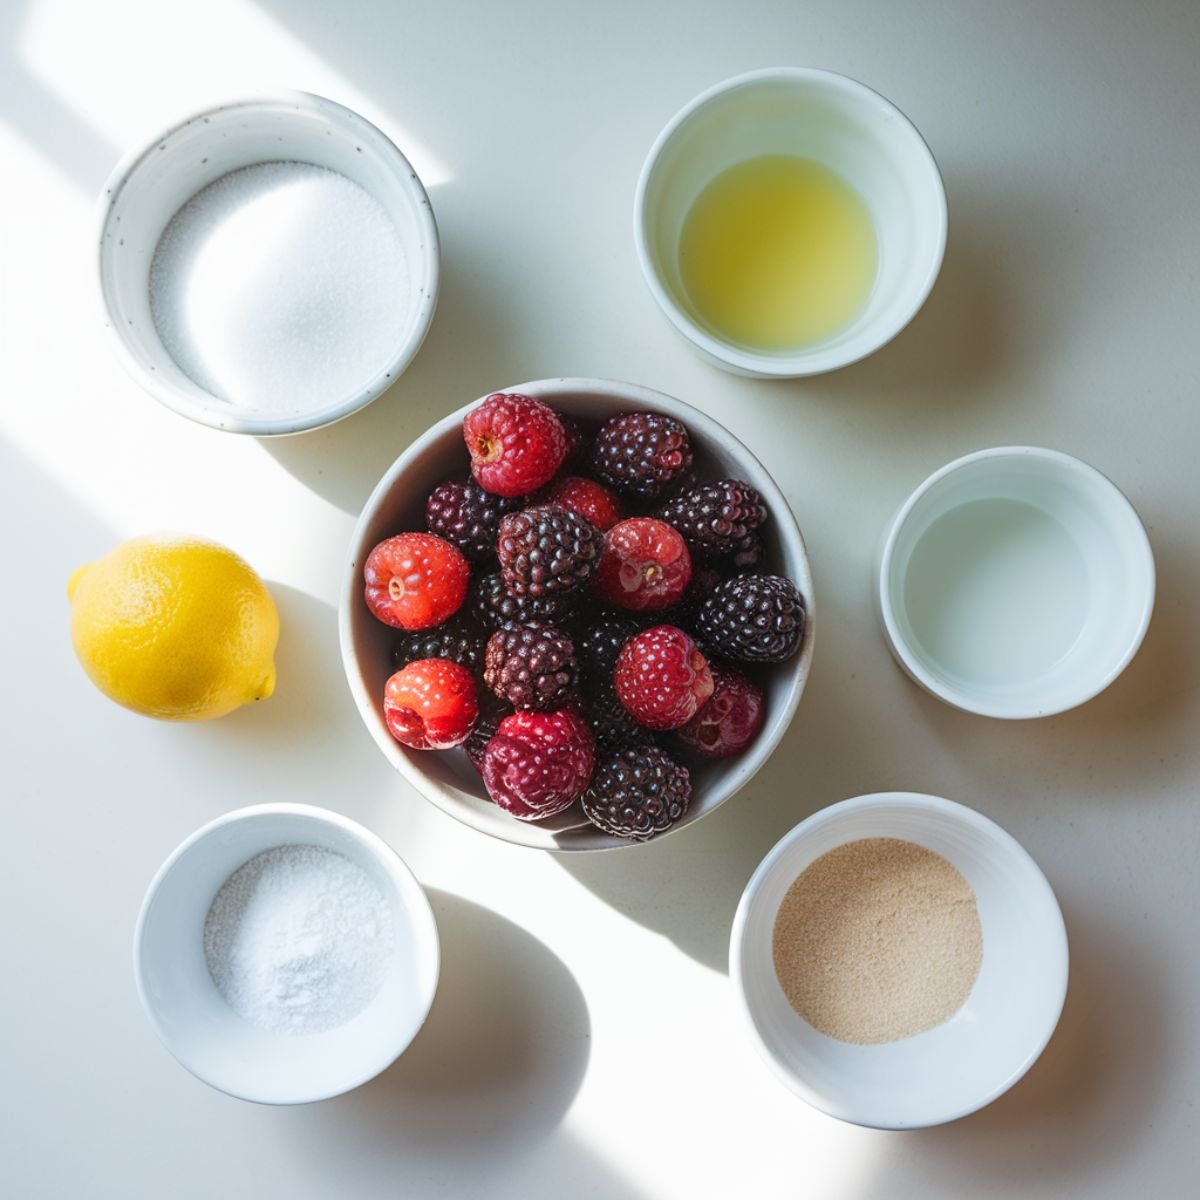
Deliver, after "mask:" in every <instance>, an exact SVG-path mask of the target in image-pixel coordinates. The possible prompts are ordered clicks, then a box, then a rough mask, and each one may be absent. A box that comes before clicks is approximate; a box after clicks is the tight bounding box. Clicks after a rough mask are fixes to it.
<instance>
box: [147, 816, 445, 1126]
mask: <svg viewBox="0 0 1200 1200" xmlns="http://www.w3.org/2000/svg"><path fill="white" fill-rule="evenodd" d="M133 965H134V977H135V979H136V982H137V988H138V995H139V996H140V997H141V1001H142V1005H143V1006H144V1008H145V1010H146V1014H147V1016H148V1017H149V1018H150V1023H151V1024H152V1025H153V1026H154V1029H155V1031H156V1032H157V1033H158V1035H159V1037H160V1038H162V1040H163V1042H164V1044H165V1045H166V1047H167V1049H168V1050H170V1052H171V1053H172V1054H173V1055H174V1056H175V1057H176V1058H177V1059H178V1060H179V1062H180V1063H181V1064H182V1065H183V1066H185V1067H186V1068H187V1069H188V1070H189V1071H191V1072H192V1074H193V1075H195V1076H196V1077H197V1078H198V1079H201V1080H203V1081H204V1082H205V1083H207V1084H210V1085H211V1086H213V1087H215V1088H217V1089H219V1090H220V1091H222V1092H226V1093H228V1094H229V1095H231V1096H236V1097H239V1098H241V1099H244V1100H254V1101H257V1102H258V1103H260V1104H304V1103H308V1102H310V1101H314V1100H323V1099H326V1098H328V1097H330V1096H336V1095H339V1094H341V1093H342V1092H347V1091H349V1090H350V1089H351V1088H355V1087H358V1086H359V1085H360V1084H362V1083H365V1082H366V1081H367V1080H369V1079H371V1078H373V1077H374V1076H376V1075H378V1074H379V1072H380V1071H382V1070H384V1068H385V1067H387V1066H389V1065H390V1064H391V1063H392V1062H394V1061H395V1059H396V1058H397V1057H399V1055H400V1054H401V1053H403V1051H404V1050H405V1049H406V1048H407V1047H408V1045H409V1043H410V1042H411V1041H412V1040H413V1038H414V1037H415V1036H416V1035H417V1032H418V1030H419V1029H420V1028H421V1026H422V1024H423V1023H424V1021H425V1018H426V1016H427V1015H428V1013H429V1009H430V1007H431V1005H432V1004H433V996H434V992H435V990H436V988H437V978H438V967H439V949H438V935H437V926H436V925H435V923H434V919H433V912H432V910H431V909H430V907H429V901H428V900H427V899H426V897H425V893H424V891H423V890H422V888H421V885H420V884H419V883H418V882H417V880H416V878H415V876H414V875H413V874H412V872H411V871H410V870H409V869H408V867H407V866H405V864H404V863H403V862H402V861H401V859H400V858H399V856H398V855H397V854H396V853H395V852H394V851H393V850H392V849H391V847H389V846H388V845H387V844H386V843H385V842H384V841H382V840H381V839H380V838H378V837H377V836H376V835H375V834H373V833H371V832H370V831H369V830H367V829H365V828H363V827H362V826H361V825H358V824H356V823H355V822H354V821H351V820H348V819H347V818H345V817H342V816H339V815H338V814H336V813H332V812H329V811H327V810H325V809H321V808H314V807H309V806H307V805H300V804H263V805H257V806H254V807H251V808H243V809H239V810H237V811H236V812H232V813H228V814H226V815H225V816H223V817H219V818H218V819H217V820H215V821H213V822H211V823H210V824H208V825H205V826H204V827H203V828H202V829H199V830H197V831H196V832H195V833H194V834H192V835H191V837H189V838H188V839H187V840H186V841H184V842H183V844H182V845H180V846H179V847H178V848H177V849H176V850H175V851H174V853H173V854H171V856H170V857H169V858H168V859H167V860H166V862H165V863H163V865H162V867H161V868H159V871H158V873H157V875H155V877H154V880H153V881H152V882H151V884H150V887H149V889H148V890H147V892H146V897H145V899H144V900H143V902H142V909H141V912H140V914H139V916H138V922H137V929H136V932H135V934H134V949H133Z"/></svg>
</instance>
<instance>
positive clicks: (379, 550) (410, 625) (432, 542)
mask: <svg viewBox="0 0 1200 1200" xmlns="http://www.w3.org/2000/svg"><path fill="white" fill-rule="evenodd" d="M363 575H364V576H365V578H366V581H367V592H366V595H367V607H368V608H369V609H370V610H371V611H372V612H373V613H374V614H375V615H376V616H377V617H378V618H379V619H380V620H381V621H383V622H384V624H386V625H394V626H396V628H397V629H407V630H409V631H410V632H411V631H412V630H416V629H432V628H433V627H434V626H435V625H440V624H441V623H442V622H443V621H445V620H448V619H449V618H450V617H452V616H454V614H455V613H456V612H458V610H459V608H460V607H462V602H463V600H464V599H465V598H466V595H467V580H468V579H469V578H470V575H471V568H470V567H469V566H468V565H467V560H466V559H465V558H464V557H463V556H462V553H461V552H460V551H458V550H456V549H455V548H454V547H453V546H452V545H450V543H449V542H447V541H445V540H444V539H442V538H440V537H437V536H436V535H435V534H432V533H401V534H398V535H397V536H396V537H390V538H388V539H387V540H386V541H383V542H380V543H379V545H378V546H376V547H375V549H374V550H372V551H371V553H370V554H369V555H368V556H367V565H366V566H365V567H364V568H363Z"/></svg>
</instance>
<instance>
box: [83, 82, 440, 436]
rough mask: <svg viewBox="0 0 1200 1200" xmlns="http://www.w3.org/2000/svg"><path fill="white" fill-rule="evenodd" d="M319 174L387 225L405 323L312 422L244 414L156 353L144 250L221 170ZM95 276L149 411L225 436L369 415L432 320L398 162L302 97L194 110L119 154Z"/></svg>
mask: <svg viewBox="0 0 1200 1200" xmlns="http://www.w3.org/2000/svg"><path fill="white" fill-rule="evenodd" d="M280 161H290V162H304V163H311V164H313V165H315V166H318V167H326V168H328V169H329V170H332V171H336V172H337V173H338V174H340V175H343V176H345V177H346V178H348V179H350V180H351V181H352V182H354V183H357V184H358V185H359V186H360V187H362V188H363V189H364V190H365V191H366V192H368V193H369V194H370V195H371V196H373V197H374V198H375V199H376V200H377V201H378V202H379V203H380V204H381V205H382V207H383V209H384V212H385V213H386V214H387V216H388V217H389V218H390V219H391V221H392V224H393V225H394V226H395V228H396V232H397V234H398V235H399V238H400V242H401V246H402V248H403V251H404V255H405V258H406V259H407V261H408V267H409V290H410V294H409V297H408V300H409V303H408V317H407V324H406V326H405V328H404V329H403V331H402V332H401V334H400V335H399V336H398V338H397V340H396V345H395V349H394V351H393V353H392V354H391V355H390V357H388V358H387V359H385V360H384V361H381V362H378V363H369V364H363V369H364V381H363V384H362V385H361V386H360V387H358V388H356V389H355V390H354V391H353V392H352V393H351V394H349V395H341V396H330V397H329V400H328V402H327V403H325V404H323V405H321V406H320V407H318V408H315V409H312V410H311V411H300V412H295V413H274V412H270V413H261V412H254V411H252V410H244V409H242V408H240V407H238V406H236V405H233V404H231V403H230V402H229V401H227V400H224V399H222V398H220V397H218V396H214V395H213V394H212V393H211V392H209V391H206V390H205V389H204V388H202V387H200V386H199V385H198V384H196V383H195V382H193V381H192V380H191V379H190V378H189V377H188V376H187V375H186V374H184V372H183V371H181V370H180V369H179V367H178V366H177V365H176V363H175V361H174V360H173V359H172V358H171V356H170V354H169V353H168V352H167V350H166V349H165V348H164V346H163V344H162V341H161V339H160V338H159V335H158V331H157V330H156V328H155V325H154V320H153V318H152V315H151V309H150V287H149V275H150V264H151V262H152V260H153V258H154V251H155V249H156V247H157V246H158V243H159V239H160V238H161V237H162V233H163V230H164V229H165V228H166V226H167V224H168V222H169V221H170V220H171V218H172V217H173V216H174V215H175V213H177V212H178V211H179V209H180V208H181V207H182V206H183V205H184V204H186V203H187V201H188V200H190V199H191V198H192V197H193V196H194V195H196V193H197V192H199V191H201V190H202V189H203V188H205V187H207V186H208V185H209V184H210V183H213V182H215V181H216V180H217V179H220V178H221V177H222V176H224V175H227V174H229V172H230V171H235V170H238V169H239V168H241V167H248V166H253V165H255V164H258V163H265V162H280ZM98 267H99V283H100V294H101V301H102V305H103V312H104V319H105V324H106V326H107V327H108V328H109V329H110V330H111V331H112V335H113V338H112V340H113V342H114V344H115V345H116V347H117V351H118V353H119V354H120V357H121V361H122V363H123V364H124V365H125V367H126V369H127V370H128V371H129V372H130V374H131V375H132V376H133V377H134V379H136V380H137V382H138V383H140V384H141V385H142V387H144V388H145V389H146V391H148V392H149V393H150V394H151V395H152V396H153V397H154V398H155V399H156V400H159V401H161V402H162V403H163V404H165V405H166V406H167V407H168V408H170V409H173V410H174V411H175V412H177V413H180V414H181V415H183V416H185V417H188V418H190V419H191V420H193V421H198V422H200V423H201V424H203V425H209V426H211V427H213V428H214V429H224V430H226V431H228V432H231V433H247V434H254V435H257V436H267V435H277V434H288V433H300V432H303V431H305V430H309V429H316V428H319V427H320V426H322V425H328V424H331V423H332V422H334V421H339V420H341V419H342V418H343V417H347V416H349V415H350V414H351V413H353V412H357V411H358V410H359V409H360V408H363V407H364V406H365V405H367V404H369V403H370V402H371V401H372V400H374V399H375V398H376V397H377V396H378V395H379V394H380V393H381V392H383V391H385V390H386V389H387V388H389V387H390V386H391V385H392V383H394V382H395V380H397V379H398V378H399V377H400V375H401V374H402V373H403V372H404V370H405V369H406V368H407V367H408V365H409V363H410V362H411V361H412V359H413V358H414V356H415V355H416V353H417V351H418V350H419V349H420V347H421V343H422V342H423V341H424V340H425V335H426V333H427V332H428V330H429V325H430V323H431V321H432V320H433V312H434V309H435V307H436V305H437V297H438V278H439V259H438V235H437V225H436V224H435V222H434V218H433V209H432V207H431V206H430V203H429V197H428V196H427V195H426V193H425V189H424V187H422V185H421V181H420V179H418V178H417V173H416V171H414V170H413V168H412V165H411V164H410V163H409V161H408V159H407V158H405V157H404V155H403V154H402V153H401V152H400V150H399V149H398V148H397V147H396V146H395V145H394V144H393V143H392V142H391V141H390V140H389V139H388V138H387V137H386V135H384V134H383V133H382V132H381V131H380V130H379V129H377V128H376V127H375V126H374V125H372V124H371V123H370V122H369V121H367V120H366V119H365V118H364V117H361V116H359V115H358V114H357V113H355V112H352V111H351V110H350V109H348V108H344V107H343V106H342V105H340V104H336V103H334V101H332V100H326V99H324V98H323V97H321V96H313V95H310V94H309V93H307V92H279V93H275V94H271V95H264V96H255V97H249V98H247V99H244V100H237V101H233V102H231V103H228V104H222V105H218V106H216V107H214V108H208V109H204V110H202V111H201V112H198V113H195V114H194V115H193V116H190V117H188V118H186V119H185V120H183V121H180V122H179V123H178V124H176V125H174V126H172V127H171V128H170V129H168V130H166V131H165V132H164V133H162V134H160V135H159V136H158V137H156V138H154V139H153V140H152V141H150V142H149V143H147V145H146V146H144V147H142V148H140V149H138V150H136V151H134V152H132V153H130V154H128V155H126V157H125V158H123V159H122V160H121V161H120V162H119V163H118V164H117V165H116V167H114V168H113V171H112V174H111V175H110V176H109V178H108V180H107V182H106V183H105V186H104V190H103V191H102V193H101V195H100V197H99V202H98Z"/></svg>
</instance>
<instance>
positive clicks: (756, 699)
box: [676, 666, 766, 758]
mask: <svg viewBox="0 0 1200 1200" xmlns="http://www.w3.org/2000/svg"><path fill="white" fill-rule="evenodd" d="M712 677H713V694H712V695H711V696H710V697H709V698H708V701H707V703H706V704H705V705H704V707H703V708H701V709H700V711H699V712H698V713H697V714H696V715H695V716H694V717H693V718H692V719H691V720H690V721H689V722H688V723H687V724H686V725H683V726H681V727H680V728H679V729H677V730H676V734H677V735H678V737H679V740H680V741H681V742H682V743H683V744H684V745H685V746H687V747H688V749H689V750H694V751H695V752H696V753H697V754H702V755H703V756H704V757H705V758H732V757H733V756H734V755H736V754H741V752H742V751H743V750H745V749H746V747H747V746H749V745H750V743H751V742H752V741H754V739H755V738H756V737H757V736H758V731H759V730H760V729H762V727H763V721H764V720H765V718H766V703H765V701H764V699H763V694H762V691H761V689H760V688H757V687H755V685H754V684H752V683H751V682H750V680H748V679H747V678H746V677H745V675H743V674H742V673H741V672H740V671H734V670H732V669H731V668H729V667H720V666H714V667H713V668H712Z"/></svg>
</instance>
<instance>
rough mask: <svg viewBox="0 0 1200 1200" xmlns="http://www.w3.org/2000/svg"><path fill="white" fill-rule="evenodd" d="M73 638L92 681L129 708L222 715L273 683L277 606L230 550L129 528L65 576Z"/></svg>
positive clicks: (153, 713)
mask: <svg viewBox="0 0 1200 1200" xmlns="http://www.w3.org/2000/svg"><path fill="white" fill-rule="evenodd" d="M67 596H68V598H69V599H70V601H71V639H72V641H73V642H74V643H75V654H76V656H77V657H78V658H79V661H80V663H81V664H82V665H83V669H84V670H85V671H86V672H87V673H88V676H89V678H90V679H91V681H92V682H93V683H94V684H95V685H96V686H97V687H98V688H99V689H100V690H101V691H102V692H103V693H104V694H105V695H106V696H108V697H109V698H110V699H112V700H115V701H116V702H117V703H118V704H123V705H124V706H125V707H126V708H132V709H133V710H134V711H135V712H140V713H145V714H146V715H147V716H150V717H162V718H165V719H167V720H175V721H204V720H207V719H208V718H210V717H221V716H224V715H225V714H226V713H227V712H232V711H233V709H235V708H239V707H240V706H241V705H243V704H248V703H250V701H252V700H265V699H266V698H267V697H268V696H269V695H270V694H271V693H272V692H273V691H274V690H275V663H274V654H275V644H276V642H278V640H279V616H278V614H277V613H276V611H275V604H274V601H272V599H271V594H270V592H268V591H267V588H266V585H265V584H264V583H263V581H262V580H261V579H260V578H259V577H258V575H257V574H256V573H255V571H254V569H253V568H252V567H251V566H250V565H249V564H248V563H247V562H245V561H244V560H243V559H241V558H239V557H238V556H237V555H236V554H234V553H233V551H232V550H227V549H226V548H225V547H224V546H221V545H218V544H217V543H216V542H210V541H205V540H204V539H203V538H194V537H187V536H184V535H181V534H166V533H163V534H150V535H149V536H147V537H138V538H131V539H130V540H129V541H127V542H123V543H122V544H121V545H119V546H118V547H117V548H116V549H115V550H113V551H111V552H110V553H108V554H106V555H105V556H104V557H103V558H100V559H97V560H96V561H95V562H94V563H89V564H88V565H87V566H85V567H80V568H79V570H78V571H76V572H75V574H74V575H72V576H71V578H70V580H69V582H68V583H67Z"/></svg>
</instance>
